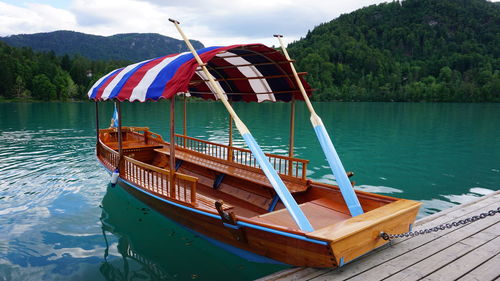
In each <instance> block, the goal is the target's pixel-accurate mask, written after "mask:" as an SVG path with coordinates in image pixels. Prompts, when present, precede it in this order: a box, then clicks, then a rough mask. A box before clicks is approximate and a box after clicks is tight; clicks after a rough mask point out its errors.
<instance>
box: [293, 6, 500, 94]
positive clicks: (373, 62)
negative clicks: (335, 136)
mask: <svg viewBox="0 0 500 281" xmlns="http://www.w3.org/2000/svg"><path fill="white" fill-rule="evenodd" d="M289 51H290V53H291V54H292V56H293V57H294V58H295V59H296V60H297V63H298V69H300V70H301V71H307V72H308V73H309V75H308V76H307V80H308V81H309V82H310V83H311V84H312V86H313V87H314V88H316V89H317V92H316V93H317V95H316V96H315V99H316V100H346V101H350V100H355V101H361V100H363V101H364V100H366V101H464V102H465V101H471V102H478V101H496V102H499V101H500V5H499V3H491V2H487V1H485V0H461V1H456V0H406V1H402V2H397V1H396V2H391V3H386V4H381V5H377V6H370V7H366V8H363V9H360V10H357V11H355V12H353V13H351V14H347V15H342V16H340V17H339V18H337V19H335V20H333V21H331V22H328V23H324V24H321V25H319V26H317V27H316V28H315V29H314V30H312V31H310V32H309V33H308V34H307V36H306V37H305V38H303V39H301V40H299V41H297V42H294V43H292V44H290V45H289Z"/></svg>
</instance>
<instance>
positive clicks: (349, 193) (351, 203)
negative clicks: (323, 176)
mask: <svg viewBox="0 0 500 281" xmlns="http://www.w3.org/2000/svg"><path fill="white" fill-rule="evenodd" d="M314 131H315V132H316V136H317V137H318V140H319V143H320V144H321V148H323V152H324V153H325V156H326V159H327V160H328V164H330V168H331V169H332V172H333V175H334V176H335V180H336V181H337V183H338V185H339V188H340V192H342V196H343V197H344V201H345V203H346V204H347V208H349V212H351V216H353V217H354V216H357V215H361V214H362V213H363V209H362V208H361V205H360V204H359V200H358V197H357V196H356V193H355V192H354V189H353V188H352V186H351V181H349V179H348V178H347V175H346V172H345V169H344V166H343V165H342V162H340V158H339V155H338V154H337V151H336V150H335V147H334V146H333V143H332V140H331V139H330V136H328V132H327V131H326V129H325V126H323V125H322V124H321V125H316V126H315V127H314Z"/></svg>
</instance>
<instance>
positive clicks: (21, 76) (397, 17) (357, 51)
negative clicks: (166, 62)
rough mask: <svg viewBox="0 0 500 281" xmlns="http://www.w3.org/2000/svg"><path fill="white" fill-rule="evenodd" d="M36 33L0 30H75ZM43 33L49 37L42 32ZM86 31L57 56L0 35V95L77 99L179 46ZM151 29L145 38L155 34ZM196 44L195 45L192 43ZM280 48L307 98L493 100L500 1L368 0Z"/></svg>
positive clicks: (497, 89) (498, 74) (499, 58)
mask: <svg viewBox="0 0 500 281" xmlns="http://www.w3.org/2000/svg"><path fill="white" fill-rule="evenodd" d="M44 34H45V35H44ZM44 34H38V35H36V36H35V37H32V36H30V35H22V36H21V35H20V36H10V37H4V38H2V40H3V39H5V38H15V39H16V38H17V39H16V40H21V41H22V40H28V39H29V38H31V39H33V38H35V39H33V41H32V42H31V43H30V44H35V45H37V44H38V43H36V42H44V41H53V42H52V43H50V44H54V42H55V43H57V42H60V41H61V38H59V37H60V36H63V37H64V36H70V37H71V36H77V37H78V38H80V37H79V36H80V35H81V33H76V32H52V33H44ZM150 35H151V34H149V35H147V37H148V36H149V37H151V36H150ZM40 36H41V37H40ZM43 36H56V37H57V38H58V39H57V40H55V41H54V40H43V38H42V37H43ZM85 36H90V37H85V38H87V39H89V40H90V41H88V42H87V43H85V44H83V43H84V42H83V41H80V42H79V41H78V40H70V38H69V37H68V38H66V39H64V40H62V41H65V42H66V43H65V44H66V45H64V46H66V47H68V46H69V47H68V48H69V49H64V48H63V49H60V50H59V49H58V52H59V53H66V55H64V56H56V55H55V52H54V51H50V52H45V53H37V52H34V51H32V50H31V49H30V48H27V47H22V48H15V47H10V46H7V45H6V44H4V43H3V42H0V81H1V83H0V98H1V97H4V98H7V99H12V98H22V99H24V98H33V99H39V100H66V99H83V98H85V94H86V92H87V91H88V89H89V88H90V86H91V85H92V83H93V82H95V81H96V80H97V79H98V78H99V77H101V76H102V75H104V74H106V73H108V72H109V71H111V70H113V69H116V68H118V67H120V66H123V65H125V64H127V63H128V62H129V61H137V59H134V58H136V56H139V57H141V56H146V57H155V56H159V55H163V54H165V53H169V52H178V51H179V50H178V49H179V48H182V47H180V46H178V45H176V44H177V43H176V42H174V43H173V45H172V46H171V47H172V48H173V49H172V50H170V51H169V52H166V51H165V49H164V48H163V51H162V52H161V53H159V54H158V55H151V54H150V53H147V54H145V53H144V52H143V51H144V50H145V49H147V44H146V45H145V46H146V47H144V46H142V45H141V46H142V47H138V46H137V45H135V46H136V48H132V47H131V48H129V49H130V50H128V49H127V50H126V51H124V52H121V53H120V52H118V51H116V52H114V51H113V48H115V47H113V46H115V44H116V42H122V43H123V42H125V41H120V40H132V41H126V42H128V43H127V44H129V45H134V44H132V43H130V42H136V39H134V38H138V37H137V36H139V35H137V34H122V35H115V36H118V37H114V36H110V37H109V38H108V37H102V36H95V37H96V38H94V37H92V36H91V35H85ZM39 37H40V38H42V39H40V38H39ZM97 37H102V38H108V39H110V40H111V41H99V40H101V39H102V38H97ZM139 37H141V36H139ZM155 38H156V37H155V36H153V37H151V38H150V39H151V40H153V41H154V42H157V41H158V40H160V41H158V42H160V43H161V40H164V38H163V39H162V38H156V39H155ZM165 38H168V37H165ZM92 40H98V41H92ZM116 40H118V41H116ZM148 40H149V39H148ZM173 40H175V39H173ZM28 41H30V40H28ZM153 41H151V42H153ZM177 41H178V40H177ZM33 42H34V43H33ZM89 42H90V43H89ZM97 42H101V43H102V42H104V43H102V44H103V45H100V44H101V43H97ZM110 42H111V43H110ZM151 42H150V43H148V44H153V43H151ZM80 43H81V44H80ZM108 43H109V44H108ZM44 44H45V43H44ZM79 44H80V47H82V46H87V45H89V44H90V45H93V46H94V49H95V50H99V51H98V53H103V54H104V53H120V56H119V57H120V58H123V59H124V60H121V61H120V60H90V59H88V58H86V57H84V56H82V55H79V54H76V55H67V53H71V52H72V51H70V50H73V51H75V50H76V51H75V52H78V50H77V49H75V48H72V47H71V46H73V47H75V46H79ZM120 44H121V43H118V45H120ZM155 44H156V43H155ZM160 45H161V44H160ZM64 46H63V45H61V46H60V47H64ZM127 46H128V45H127ZM45 47H47V46H44V45H43V46H42V45H39V46H38V48H42V49H43V48H45ZM129 47H130V46H129ZM197 47H200V48H201V47H202V45H201V43H200V44H199V45H198V46H197ZM49 49H50V48H49ZM84 49H86V50H87V51H89V50H94V49H88V48H84ZM51 50H53V49H51ZM64 50H66V51H64ZM95 50H94V51H95ZM134 50H135V51H136V53H134ZM94 51H92V52H94ZM289 51H290V53H291V55H292V57H293V58H295V59H296V61H297V69H299V70H300V71H306V72H308V73H309V75H308V76H307V77H306V79H307V80H308V82H309V83H310V84H311V85H312V87H313V88H315V89H316V92H315V94H314V95H313V99H315V100H318V101H332V100H336V101H458V102H486V101H490V102H500V3H491V2H488V1H486V0H460V1H457V0H405V1H402V2H397V1H395V2H391V3H384V4H380V5H373V6H370V7H366V8H363V9H360V10H357V11H355V12H353V13H350V14H347V15H342V16H340V17H339V18H337V19H335V20H332V21H331V22H328V23H324V24H321V25H319V26H317V27H316V28H314V29H313V30H312V31H310V32H308V34H307V36H306V37H305V38H302V39H301V40H298V41H296V42H294V43H292V44H290V45H289ZM92 52H91V53H92ZM88 57H93V56H92V55H90V54H89V55H88ZM137 58H138V57H137ZM141 58H142V57H141ZM106 59H109V58H106ZM125 60H126V61H125Z"/></svg>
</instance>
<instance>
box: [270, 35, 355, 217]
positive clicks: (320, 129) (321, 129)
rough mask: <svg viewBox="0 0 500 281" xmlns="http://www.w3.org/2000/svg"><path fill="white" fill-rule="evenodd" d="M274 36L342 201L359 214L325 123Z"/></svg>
mask: <svg viewBox="0 0 500 281" xmlns="http://www.w3.org/2000/svg"><path fill="white" fill-rule="evenodd" d="M274 37H276V38H278V40H279V42H280V45H281V49H282V50H283V54H284V55H285V57H286V59H287V60H288V61H289V62H290V68H291V69H292V72H293V76H294V77H295V80H296V81H297V85H298V86H299V89H300V92H301V93H302V96H303V97H304V101H305V102H306V105H307V108H308V109H309V111H310V112H311V123H312V125H313V128H314V131H315V132H316V136H317V137H318V140H319V143H320V144H321V148H322V149H323V153H324V154H325V156H326V159H327V161H328V164H329V165H330V168H331V169H332V172H333V175H334V176H335V180H336V181H337V183H338V185H339V188H340V191H341V192H342V196H343V197H344V201H345V202H346V204H347V207H348V208H349V212H350V213H351V216H353V217H354V216H357V215H360V214H362V213H363V209H362V208H361V205H360V204H359V200H358V197H357V196H356V193H355V192H354V189H353V188H352V185H351V182H350V181H349V179H348V178H347V174H346V172H345V169H344V166H343V165H342V162H341V161H340V158H339V155H338V154H337V151H336V150H335V147H334V146H333V143H332V140H331V139H330V136H329V135H328V132H327V131H326V129H325V125H323V121H321V118H319V116H318V114H316V111H315V110H314V108H313V106H312V104H311V101H310V100H309V97H308V96H307V93H306V90H305V89H304V86H303V85H302V82H301V81H300V78H299V75H298V74H297V71H296V70H295V67H294V65H293V63H292V60H291V59H290V56H289V55H288V52H287V50H286V48H285V44H284V43H283V39H282V38H283V36H282V35H274Z"/></svg>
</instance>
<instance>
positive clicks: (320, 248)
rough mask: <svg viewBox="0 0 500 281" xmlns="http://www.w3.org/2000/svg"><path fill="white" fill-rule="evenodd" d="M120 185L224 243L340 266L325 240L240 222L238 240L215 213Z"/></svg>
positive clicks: (294, 261) (292, 260)
mask: <svg viewBox="0 0 500 281" xmlns="http://www.w3.org/2000/svg"><path fill="white" fill-rule="evenodd" d="M118 184H119V186H120V187H122V188H124V189H125V190H126V191H127V192H129V193H130V194H132V195H133V196H134V197H136V198H138V199H139V200H141V201H142V202H144V203H145V204H147V205H148V206H150V207H151V208H153V209H154V210H156V211H157V212H159V213H161V214H162V215H164V216H166V217H167V218H169V219H171V220H173V221H175V222H177V223H179V224H181V225H183V226H185V227H187V228H189V229H191V230H193V231H195V232H198V233H200V234H202V235H205V236H207V237H209V238H213V239H215V240H217V241H219V242H221V243H224V244H227V245H230V246H232V247H236V248H239V249H242V250H245V251H248V252H252V253H255V254H257V255H260V256H263V257H267V258H269V259H272V260H276V261H279V262H282V263H286V264H290V265H297V266H311V267H336V266H338V264H337V263H336V261H335V258H334V256H333V253H332V251H331V248H330V245H329V243H328V242H326V241H322V240H317V239H311V238H307V237H305V236H303V237H298V235H294V234H290V233H285V232H282V233H280V232H279V231H276V230H274V229H270V228H269V229H267V228H265V227H262V226H258V225H255V226H254V227H252V226H245V225H238V227H239V229H238V230H239V231H241V232H242V233H243V234H244V236H245V238H246V239H245V240H246V241H238V240H237V239H236V238H235V237H234V235H233V233H232V231H233V230H234V229H233V228H231V227H228V226H226V225H224V223H223V222H222V220H221V218H220V217H219V216H218V215H216V214H212V213H209V212H204V211H201V210H198V209H194V208H191V207H188V206H183V205H181V204H178V203H176V202H172V201H169V200H166V199H164V198H160V197H157V196H155V195H153V194H150V193H149V192H147V191H146V190H143V189H141V188H140V187H137V186H135V185H134V184H132V183H129V182H127V181H125V180H123V179H120V180H119V181H118ZM242 224H245V223H242ZM247 225H249V224H247ZM294 236H295V237H294Z"/></svg>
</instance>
